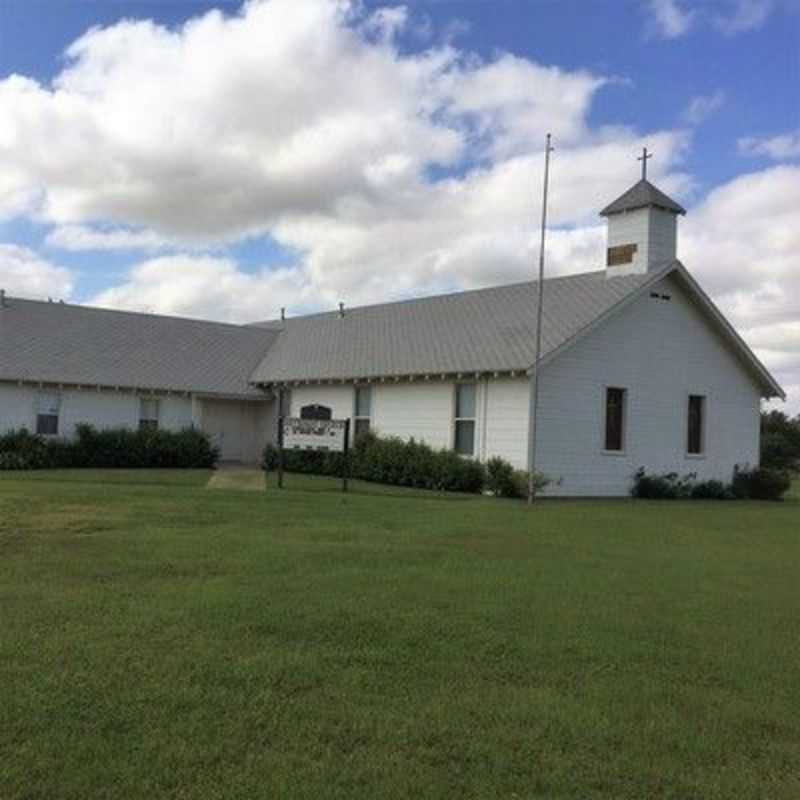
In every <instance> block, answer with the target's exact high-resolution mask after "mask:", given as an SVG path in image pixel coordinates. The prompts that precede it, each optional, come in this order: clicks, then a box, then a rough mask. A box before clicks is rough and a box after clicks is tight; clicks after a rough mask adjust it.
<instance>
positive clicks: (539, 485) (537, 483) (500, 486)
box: [486, 456, 550, 498]
mask: <svg viewBox="0 0 800 800" xmlns="http://www.w3.org/2000/svg"><path fill="white" fill-rule="evenodd" d="M529 479H530V473H529V472H526V471H525V470H521V469H514V467H513V466H512V465H511V464H509V463H508V461H506V460H505V459H503V458H500V457H499V456H495V457H494V458H490V459H489V460H488V461H487V462H486V489H487V490H488V491H490V492H491V493H492V494H493V495H494V496H495V497H516V498H525V497H527V496H528V488H529V487H528V483H529ZM548 483H550V480H549V479H548V478H547V477H546V476H545V475H543V474H542V473H541V472H536V473H534V480H533V491H534V493H535V494H538V493H539V492H540V491H541V490H542V489H544V488H545V486H547V484H548Z"/></svg>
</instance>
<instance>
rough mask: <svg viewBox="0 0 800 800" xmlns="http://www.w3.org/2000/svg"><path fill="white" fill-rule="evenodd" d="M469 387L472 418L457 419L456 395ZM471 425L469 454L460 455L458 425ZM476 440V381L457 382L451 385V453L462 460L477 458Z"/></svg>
mask: <svg viewBox="0 0 800 800" xmlns="http://www.w3.org/2000/svg"><path fill="white" fill-rule="evenodd" d="M466 386H471V387H472V390H473V393H474V395H473V410H472V413H473V416H471V417H459V416H458V412H459V407H458V406H459V402H458V393H459V390H460V389H461V388H463V387H466ZM464 423H471V424H472V448H471V452H469V453H462V452H461V451H460V450H459V449H458V429H459V424H464ZM477 439H478V382H477V381H459V382H457V383H455V384H453V436H452V443H453V451H454V452H456V453H457V454H458V455H460V456H462V457H463V458H476V457H477Z"/></svg>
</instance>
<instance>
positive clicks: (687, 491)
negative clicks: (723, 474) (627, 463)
mask: <svg viewBox="0 0 800 800" xmlns="http://www.w3.org/2000/svg"><path fill="white" fill-rule="evenodd" d="M695 477H696V476H695V473H689V474H688V475H684V476H683V477H681V476H680V475H678V473H677V472H667V473H665V474H664V475H648V474H647V473H646V472H645V470H644V467H640V468H639V469H638V470H637V471H636V474H635V475H634V476H633V486H632V488H631V495H633V497H638V498H640V499H642V500H680V499H684V498H687V497H691V494H692V485H693V481H694V478H695Z"/></svg>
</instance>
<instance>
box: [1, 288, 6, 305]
mask: <svg viewBox="0 0 800 800" xmlns="http://www.w3.org/2000/svg"><path fill="white" fill-rule="evenodd" d="M7 305H8V303H7V302H6V290H5V289H0V308H5V307H6V306H7Z"/></svg>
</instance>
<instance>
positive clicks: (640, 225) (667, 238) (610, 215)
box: [600, 147, 686, 278]
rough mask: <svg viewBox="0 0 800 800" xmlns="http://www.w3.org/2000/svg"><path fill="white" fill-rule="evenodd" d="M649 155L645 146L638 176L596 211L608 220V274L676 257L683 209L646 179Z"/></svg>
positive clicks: (640, 270)
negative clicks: (622, 191)
mask: <svg viewBox="0 0 800 800" xmlns="http://www.w3.org/2000/svg"><path fill="white" fill-rule="evenodd" d="M649 158H652V154H651V153H648V152H647V148H646V147H645V148H644V150H643V151H642V155H641V156H640V157H639V161H641V162H642V178H641V180H640V181H639V182H638V183H635V184H634V185H633V186H631V188H630V189H628V191H627V192H625V193H624V194H622V195H620V196H619V197H618V198H617V199H616V200H614V202H613V203H610V204H609V205H607V206H606V207H605V208H604V209H603V210H602V211H601V212H600V216H602V217H605V218H606V219H607V220H608V234H607V241H608V245H607V247H608V249H607V251H606V275H607V276H608V277H609V278H613V277H615V276H617V275H633V274H643V273H646V272H650V271H651V270H654V269H658V268H659V267H662V266H664V265H665V264H668V263H670V262H671V261H674V260H675V258H676V257H677V245H678V216H679V215H680V214H685V213H686V210H685V209H684V208H683V207H682V206H680V205H678V203H676V202H675V201H674V200H672V199H671V198H670V197H667V195H665V194H664V192H662V191H661V190H660V189H658V188H656V187H655V186H653V184H652V183H650V181H648V180H647V160H648V159H649Z"/></svg>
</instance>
